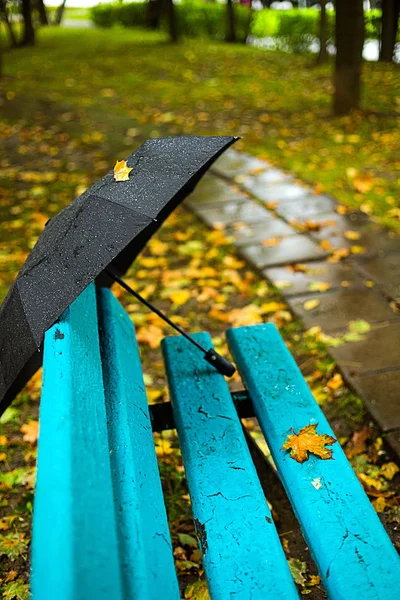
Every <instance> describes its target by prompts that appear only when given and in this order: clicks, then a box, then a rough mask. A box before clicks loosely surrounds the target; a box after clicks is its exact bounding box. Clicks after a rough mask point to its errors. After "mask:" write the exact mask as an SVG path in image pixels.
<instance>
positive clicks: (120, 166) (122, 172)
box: [114, 160, 132, 181]
mask: <svg viewBox="0 0 400 600" xmlns="http://www.w3.org/2000/svg"><path fill="white" fill-rule="evenodd" d="M131 171H132V169H131V168H130V167H128V165H127V164H126V160H117V162H116V163H115V166H114V179H115V181H128V179H129V173H130V172H131Z"/></svg>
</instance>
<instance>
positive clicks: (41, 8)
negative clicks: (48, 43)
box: [35, 0, 49, 25]
mask: <svg viewBox="0 0 400 600" xmlns="http://www.w3.org/2000/svg"><path fill="white" fill-rule="evenodd" d="M35 5H36V9H37V11H38V13H39V21H40V24H41V25H48V24H49V21H48V18H47V13H46V8H45V5H44V2H43V0H36V1H35Z"/></svg>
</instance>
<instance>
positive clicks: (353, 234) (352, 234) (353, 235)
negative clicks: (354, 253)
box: [344, 231, 361, 240]
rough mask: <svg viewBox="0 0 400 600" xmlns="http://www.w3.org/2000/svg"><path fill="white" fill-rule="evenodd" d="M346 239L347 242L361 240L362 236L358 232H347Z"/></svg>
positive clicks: (345, 233)
mask: <svg viewBox="0 0 400 600" xmlns="http://www.w3.org/2000/svg"><path fill="white" fill-rule="evenodd" d="M344 237H345V238H346V240H359V239H360V237H361V234H360V233H359V232H358V231H345V232H344Z"/></svg>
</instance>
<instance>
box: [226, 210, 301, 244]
mask: <svg viewBox="0 0 400 600" xmlns="http://www.w3.org/2000/svg"><path fill="white" fill-rule="evenodd" d="M226 235H227V236H228V237H230V238H232V239H233V241H234V244H235V245H236V246H249V245H252V244H255V243H257V242H263V241H265V240H270V241H271V243H273V241H274V239H273V238H282V237H287V236H289V235H297V232H296V230H295V229H293V227H290V225H288V224H287V223H285V221H282V219H277V218H276V217H274V216H273V215H272V214H270V219H269V220H265V221H263V222H262V223H252V224H245V223H240V224H239V226H238V227H236V228H228V229H227V230H226Z"/></svg>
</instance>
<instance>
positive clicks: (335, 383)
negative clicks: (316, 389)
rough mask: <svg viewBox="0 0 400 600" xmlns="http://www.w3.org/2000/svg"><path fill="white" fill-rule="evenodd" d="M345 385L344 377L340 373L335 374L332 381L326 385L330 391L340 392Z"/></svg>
mask: <svg viewBox="0 0 400 600" xmlns="http://www.w3.org/2000/svg"><path fill="white" fill-rule="evenodd" d="M342 385H343V377H342V376H341V374H340V373H335V375H334V376H333V377H331V379H329V381H328V383H327V384H326V386H327V387H328V389H330V390H333V391H335V390H338V389H339V388H340V387H342Z"/></svg>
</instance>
